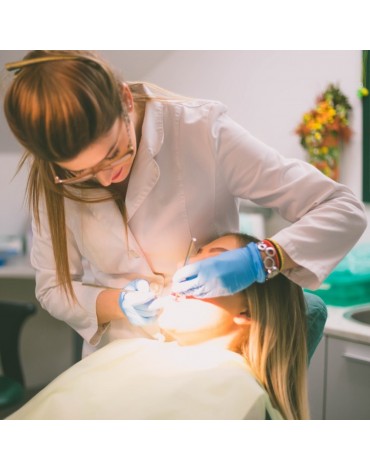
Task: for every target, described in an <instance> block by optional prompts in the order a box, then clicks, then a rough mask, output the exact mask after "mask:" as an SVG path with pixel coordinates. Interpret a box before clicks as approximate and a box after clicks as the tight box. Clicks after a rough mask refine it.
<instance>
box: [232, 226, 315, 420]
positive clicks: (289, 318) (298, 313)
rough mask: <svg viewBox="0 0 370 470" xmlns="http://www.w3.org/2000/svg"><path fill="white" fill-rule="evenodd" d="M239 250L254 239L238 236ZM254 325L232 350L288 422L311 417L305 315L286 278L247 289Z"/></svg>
mask: <svg viewBox="0 0 370 470" xmlns="http://www.w3.org/2000/svg"><path fill="white" fill-rule="evenodd" d="M234 235H235V236H236V237H237V238H238V240H239V242H240V246H245V245H246V244H248V243H250V242H251V241H257V240H256V239H255V238H254V237H250V236H248V235H244V234H234ZM244 294H245V296H246V302H247V309H248V310H247V312H248V315H249V316H250V320H251V321H250V324H249V326H248V327H246V328H245V330H244V331H243V332H242V333H241V334H240V335H239V336H238V337H237V339H236V341H235V342H234V343H233V345H232V349H233V350H234V351H236V352H239V353H240V354H241V355H243V357H244V358H245V359H246V361H247V363H248V365H249V367H250V368H251V370H252V372H253V374H254V375H255V377H256V378H257V379H258V381H259V382H260V383H261V384H262V385H263V387H264V388H265V389H266V391H267V392H268V394H269V396H270V398H271V400H272V402H273V404H274V405H275V406H276V407H277V409H278V410H279V411H280V412H281V414H282V415H283V417H284V418H285V419H309V407H308V396H307V367H308V354H307V324H306V322H307V315H306V304H305V300H304V295H303V292H302V288H301V287H300V286H298V285H297V284H295V283H294V282H292V281H290V280H289V279H288V278H286V277H285V276H284V275H282V274H279V275H278V276H276V277H274V278H273V279H270V280H269V281H267V282H265V283H263V284H259V283H254V284H252V285H251V286H250V287H248V288H247V289H246V290H245V291H244Z"/></svg>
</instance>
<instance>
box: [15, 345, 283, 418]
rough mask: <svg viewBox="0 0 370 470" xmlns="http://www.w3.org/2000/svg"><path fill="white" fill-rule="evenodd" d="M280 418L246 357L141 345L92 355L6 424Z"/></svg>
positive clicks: (201, 348) (207, 348) (210, 348)
mask: <svg viewBox="0 0 370 470" xmlns="http://www.w3.org/2000/svg"><path fill="white" fill-rule="evenodd" d="M266 411H267V412H268V414H269V416H270V417H271V419H282V416H281V414H280V413H279V411H277V410H276V409H275V408H274V407H273V406H272V404H271V401H270V399H269V397H268V394H267V393H266V391H265V390H264V388H263V387H262V386H261V385H260V384H259V383H258V382H257V381H256V380H255V378H254V377H253V375H252V374H251V373H250V371H249V369H248V367H247V365H246V363H245V361H244V360H243V358H242V357H241V356H240V355H239V354H236V353H234V352H231V351H227V350H225V349H220V347H217V345H215V344H212V343H204V344H199V345H195V346H178V345H177V343H175V342H172V343H160V342H158V341H155V340H150V339H145V338H136V339H129V340H118V341H113V342H112V343H110V344H108V345H107V346H106V347H105V348H102V349H100V350H99V351H97V352H95V353H94V354H91V355H89V356H88V357H86V358H84V359H83V360H82V361H80V362H78V363H77V364H75V365H74V366H72V367H71V368H70V369H68V370H66V371H65V372H63V373H62V374H61V375H60V376H59V377H57V378H56V379H55V380H53V381H52V382H51V383H50V384H49V385H47V386H46V387H45V388H44V389H43V390H42V391H41V392H40V393H38V394H37V395H36V396H34V397H33V398H32V399H31V400H30V401H29V402H28V403H26V405H24V406H23V407H22V408H20V409H19V410H18V411H16V412H15V413H14V414H12V415H11V416H9V417H8V419H12V420H26V419H28V420H29V419H33V420H34V419H36V420H41V419H156V420H158V419H163V420H164V419H166V420H167V419H197V420H198V419H233V420H236V419H253V420H254V419H265V416H266Z"/></svg>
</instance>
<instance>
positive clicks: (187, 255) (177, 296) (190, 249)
mask: <svg viewBox="0 0 370 470" xmlns="http://www.w3.org/2000/svg"><path fill="white" fill-rule="evenodd" d="M196 241H197V239H196V238H194V237H193V238H192V239H191V240H190V244H189V248H188V251H187V253H186V256H185V260H184V264H183V265H182V267H184V266H186V265H187V264H188V261H189V258H190V255H191V253H192V250H193V248H194V244H195V242H196ZM180 297H181V294H175V300H176V301H178V300H179V298H180Z"/></svg>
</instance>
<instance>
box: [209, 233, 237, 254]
mask: <svg viewBox="0 0 370 470" xmlns="http://www.w3.org/2000/svg"><path fill="white" fill-rule="evenodd" d="M236 248H240V242H239V240H238V238H237V237H236V236H234V235H225V236H223V237H220V238H217V239H216V240H213V241H212V242H210V243H207V244H206V245H204V246H203V247H202V248H201V250H202V251H205V252H207V253H212V252H215V251H220V252H222V251H229V250H234V249H236Z"/></svg>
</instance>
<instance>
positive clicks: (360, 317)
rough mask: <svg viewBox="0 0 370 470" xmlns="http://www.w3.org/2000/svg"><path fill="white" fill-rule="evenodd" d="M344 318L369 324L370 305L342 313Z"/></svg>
mask: <svg viewBox="0 0 370 470" xmlns="http://www.w3.org/2000/svg"><path fill="white" fill-rule="evenodd" d="M344 317H345V318H348V319H349V320H354V321H356V322H359V323H363V324H365V325H369V326H370V307H364V308H361V309H360V308H359V309H356V310H351V311H349V312H346V313H345V314H344Z"/></svg>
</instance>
